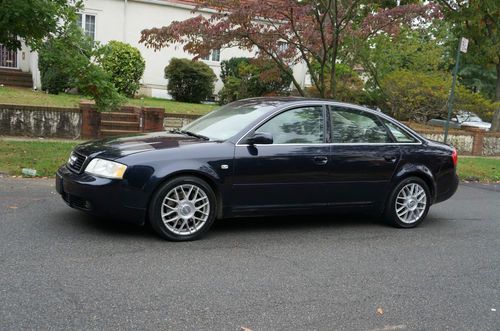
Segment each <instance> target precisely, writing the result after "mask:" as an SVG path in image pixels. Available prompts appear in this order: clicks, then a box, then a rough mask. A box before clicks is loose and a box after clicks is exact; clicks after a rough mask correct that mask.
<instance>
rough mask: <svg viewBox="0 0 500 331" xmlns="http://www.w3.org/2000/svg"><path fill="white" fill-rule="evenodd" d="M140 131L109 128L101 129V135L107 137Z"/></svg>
mask: <svg viewBox="0 0 500 331" xmlns="http://www.w3.org/2000/svg"><path fill="white" fill-rule="evenodd" d="M136 133H141V132H140V131H136V130H111V129H101V136H105V137H109V136H126V135H129V134H136Z"/></svg>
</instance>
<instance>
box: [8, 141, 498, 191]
mask: <svg viewBox="0 0 500 331" xmlns="http://www.w3.org/2000/svg"><path fill="white" fill-rule="evenodd" d="M76 144H77V142H60V141H50V140H47V141H36V140H34V141H14V140H2V139H0V173H6V174H9V175H20V174H21V169H22V168H32V169H36V170H37V172H38V176H42V177H44V176H54V173H55V171H56V170H57V168H58V167H59V166H60V165H61V164H63V163H64V162H66V160H67V159H68V156H69V154H70V152H71V150H72V149H73V147H74V146H75V145H76ZM458 175H459V176H460V178H461V179H462V180H474V181H477V180H478V181H482V182H500V158H486V157H466V156H461V157H459V160H458Z"/></svg>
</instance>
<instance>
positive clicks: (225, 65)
mask: <svg viewBox="0 0 500 331" xmlns="http://www.w3.org/2000/svg"><path fill="white" fill-rule="evenodd" d="M288 70H289V73H291V69H288ZM289 73H286V74H285V73H283V72H282V71H280V70H278V69H277V68H276V66H275V65H274V63H273V62H272V61H271V60H268V59H261V58H258V59H250V58H231V59H229V60H227V61H222V63H221V79H222V81H223V82H224V87H223V88H222V90H221V91H220V92H219V100H220V103H221V104H225V103H228V102H232V101H235V100H239V99H244V98H250V97H260V96H264V95H271V94H274V95H278V94H283V93H286V91H287V90H288V89H289V87H290V83H291V79H290V74H289Z"/></svg>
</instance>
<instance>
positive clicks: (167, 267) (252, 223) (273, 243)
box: [0, 178, 500, 331]
mask: <svg viewBox="0 0 500 331" xmlns="http://www.w3.org/2000/svg"><path fill="white" fill-rule="evenodd" d="M499 272H500V190H499V189H498V187H496V188H495V187H487V186H486V187H474V186H464V185H462V186H460V188H459V190H458V193H457V194H456V195H455V196H454V197H453V198H452V199H451V200H449V201H447V202H444V203H442V204H438V205H436V206H433V207H432V208H431V211H430V214H429V216H428V219H427V221H426V222H425V223H423V224H422V226H420V227H419V228H417V229H413V230H400V229H394V228H390V227H387V226H385V225H383V224H380V223H379V222H377V221H376V220H373V219H366V218H355V219H346V218H345V217H341V216H336V217H322V218H317V217H304V218H293V219H283V218H281V219H262V218H261V219H245V220H230V221H222V222H217V223H216V224H215V226H214V228H212V230H211V231H210V233H209V235H208V236H207V237H206V238H205V239H203V240H201V241H196V242H188V243H172V242H167V241H163V240H161V239H159V238H158V237H157V236H156V235H155V234H154V233H153V232H152V231H151V230H149V229H148V228H142V227H136V226H132V225H123V224H120V223H116V222H110V221H104V220H99V219H96V218H93V217H90V216H87V215H85V214H83V213H80V212H78V211H75V210H72V209H70V208H69V207H67V206H66V205H65V204H64V203H63V201H62V200H61V199H60V198H59V196H57V194H56V193H55V190H54V187H53V185H52V181H51V180H25V179H13V178H3V179H0V329H1V330H26V329H38V330H49V329H50V330H79V329H84V330H92V329H96V330H102V329H106V330H111V329H115V330H127V329H161V330H170V329H171V330H240V329H241V327H245V328H248V329H251V330H255V331H256V330H315V329H317V330H499V329H500V274H499Z"/></svg>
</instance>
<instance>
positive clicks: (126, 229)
mask: <svg viewBox="0 0 500 331" xmlns="http://www.w3.org/2000/svg"><path fill="white" fill-rule="evenodd" d="M52 220H53V221H52V222H53V225H55V226H57V228H58V232H59V233H60V234H61V233H65V232H76V231H77V232H79V233H82V234H87V235H88V234H91V235H99V236H100V235H102V236H106V237H110V238H123V237H134V238H136V239H139V238H148V239H151V238H159V237H158V236H157V235H156V234H155V232H154V231H153V230H152V229H151V227H150V226H149V225H146V226H139V225H135V224H130V223H126V222H123V221H121V220H119V219H113V218H103V217H97V216H93V215H89V214H86V213H83V212H79V211H76V210H64V211H58V212H57V213H56V214H54V217H53V218H52ZM372 227H375V228H377V227H380V228H384V227H387V225H385V224H384V222H383V221H381V220H380V219H379V218H375V217H370V216H366V215H364V216H363V215H319V216H318V215H313V216H307V215H306V216H288V217H284V216H280V217H255V218H234V219H224V220H217V221H216V222H215V223H214V225H213V226H212V228H211V229H210V232H209V233H210V236H212V235H215V236H218V235H222V236H228V235H229V236H231V235H240V234H242V233H244V232H252V233H256V232H259V233H264V232H267V233H276V232H283V233H294V232H303V231H307V232H311V231H326V230H338V229H356V228H372ZM159 240H161V239H159Z"/></svg>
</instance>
